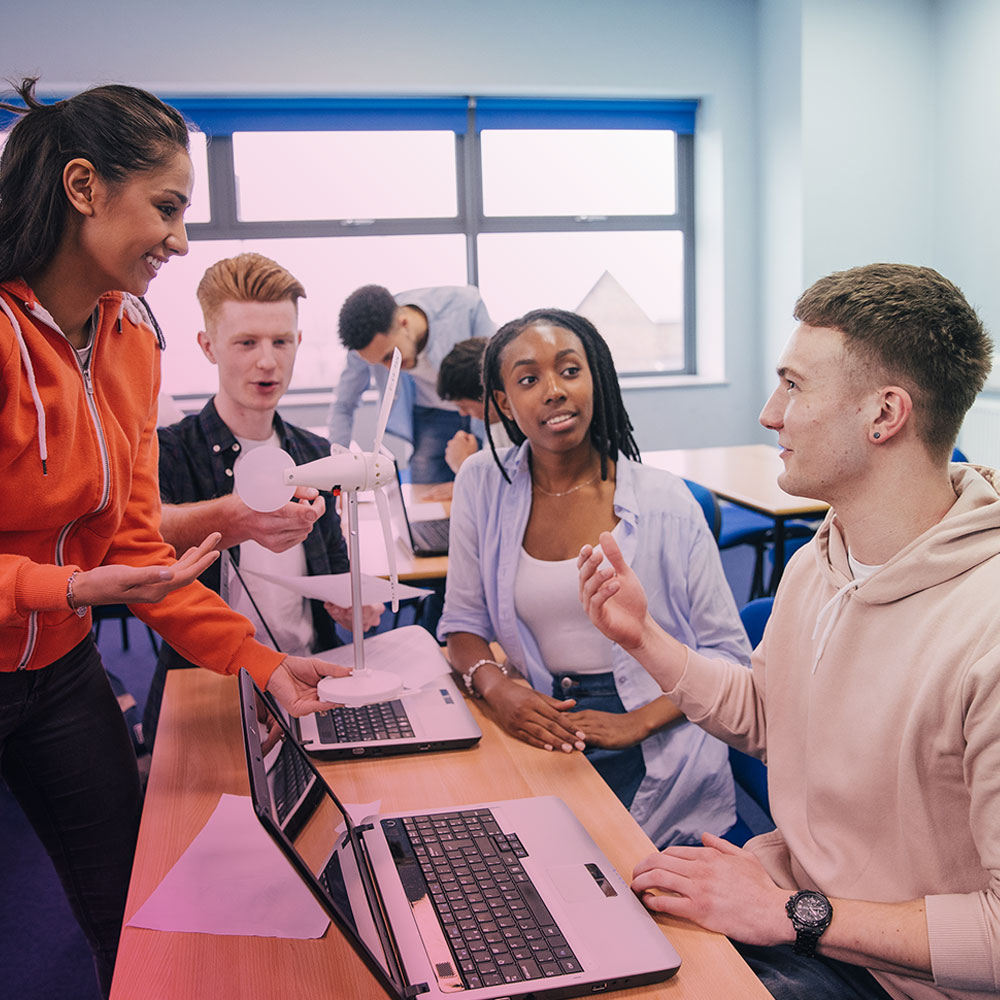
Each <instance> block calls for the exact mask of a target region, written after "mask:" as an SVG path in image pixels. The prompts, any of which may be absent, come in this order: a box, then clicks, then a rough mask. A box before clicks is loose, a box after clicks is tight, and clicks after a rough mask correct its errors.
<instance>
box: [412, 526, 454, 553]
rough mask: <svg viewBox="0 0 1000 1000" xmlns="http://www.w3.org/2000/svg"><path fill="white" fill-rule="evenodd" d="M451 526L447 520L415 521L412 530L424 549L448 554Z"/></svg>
mask: <svg viewBox="0 0 1000 1000" xmlns="http://www.w3.org/2000/svg"><path fill="white" fill-rule="evenodd" d="M450 524H451V522H450V521H449V520H447V519H446V518H442V519H440V520H437V521H414V522H413V524H412V525H411V530H412V531H413V534H414V536H415V537H416V538H417V539H418V540H419V541H420V545H421V547H422V548H425V549H434V550H436V551H439V552H447V551H448V532H449V528H450Z"/></svg>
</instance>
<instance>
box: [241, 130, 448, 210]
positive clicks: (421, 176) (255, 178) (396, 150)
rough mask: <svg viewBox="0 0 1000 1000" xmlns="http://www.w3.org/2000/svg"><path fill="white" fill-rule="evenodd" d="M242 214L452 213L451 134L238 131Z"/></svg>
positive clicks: (439, 132)
mask: <svg viewBox="0 0 1000 1000" xmlns="http://www.w3.org/2000/svg"><path fill="white" fill-rule="evenodd" d="M233 156H234V158H235V161H236V178H237V190H238V192H239V195H238V197H239V217H240V219H241V220H243V221H244V222H256V221H260V220H269V219H290V220H298V219H419V218H454V217H455V216H456V215H457V214H458V209H457V205H458V202H457V197H456V194H455V191H456V186H455V134H454V133H453V132H441V131H438V132H236V133H234V134H233Z"/></svg>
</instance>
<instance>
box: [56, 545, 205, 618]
mask: <svg viewBox="0 0 1000 1000" xmlns="http://www.w3.org/2000/svg"><path fill="white" fill-rule="evenodd" d="M221 537H222V536H221V535H220V534H219V532H217V531H213V532H212V533H211V534H210V535H209V536H208V537H207V538H206V539H205V540H204V541H203V542H202V543H201V544H200V545H196V546H194V547H192V548H190V549H188V550H187V552H185V553H184V555H182V556H181V557H180V558H179V559H178V560H177V562H175V563H173V564H172V565H169V566H120V565H116V564H113V563H112V564H108V565H106V566H97V567H95V568H94V569H88V570H81V571H80V572H78V573H77V574H76V576H75V577H73V602H74V604H75V605H76V606H77V607H92V606H94V605H95V604H155V603H156V602H157V601H162V600H163V598H164V597H166V596H167V594H169V593H171V592H172V591H174V590H179V589H180V588H181V587H186V586H187V585H188V584H189V583H191V582H192V581H194V580H197V579H198V577H199V576H201V574H202V573H204V572H205V570H206V569H208V567H209V566H211V565H212V563H213V562H215V560H216V559H218V558H219V551H218V549H216V547H215V546H216V545H218V543H219V539H220V538H221Z"/></svg>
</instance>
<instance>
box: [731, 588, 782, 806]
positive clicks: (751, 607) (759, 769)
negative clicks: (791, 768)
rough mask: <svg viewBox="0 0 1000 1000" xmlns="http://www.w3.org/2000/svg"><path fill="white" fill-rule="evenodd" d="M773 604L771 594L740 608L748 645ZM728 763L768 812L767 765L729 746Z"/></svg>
mask: <svg viewBox="0 0 1000 1000" xmlns="http://www.w3.org/2000/svg"><path fill="white" fill-rule="evenodd" d="M773 604H774V598H773V597H759V598H757V600H755V601H750V602H749V603H748V604H746V605H744V607H743V609H742V610H741V611H740V620H741V621H742V622H743V627H744V628H745V629H746V632H747V637H748V638H749V639H750V645H751V646H754V647H756V646H757V645H758V644H759V643H760V640H761V638H762V636H763V635H764V626H765V625H766V624H767V619H768V618H769V617H770V615H771V606H772V605H773ZM729 766H730V767H731V768H732V769H733V778H734V779H735V780H736V783H737V784H738V785H739V786H740V788H742V789H743V791H745V792H746V793H747V795H749V796H750V798H752V799H753V800H754V802H756V803H757V805H758V806H760V808H761V809H763V810H764V812H765V813H767V815H768V816H770V815H771V804H770V800H769V799H768V795H767V767H766V766H765V765H764V764H763V762H761V761H759V760H757V758H756V757H751V756H750V755H749V754H745V753H743V752H742V751H740V750H736V749H735V748H734V747H730V748H729Z"/></svg>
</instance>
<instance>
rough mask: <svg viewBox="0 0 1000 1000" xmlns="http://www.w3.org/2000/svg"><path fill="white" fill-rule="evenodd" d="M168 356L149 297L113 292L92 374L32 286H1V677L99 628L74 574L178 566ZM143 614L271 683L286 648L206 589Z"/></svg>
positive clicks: (212, 664)
mask: <svg viewBox="0 0 1000 1000" xmlns="http://www.w3.org/2000/svg"><path fill="white" fill-rule="evenodd" d="M159 355H160V352H159V347H158V345H157V342H156V335H155V334H154V333H153V330H152V328H151V326H150V324H149V322H148V316H147V314H146V312H145V310H144V309H143V307H142V305H141V303H139V301H138V300H137V299H134V298H133V297H132V296H130V295H125V294H123V293H121V292H108V293H107V294H106V295H103V296H102V297H101V300H100V303H99V305H98V318H97V327H96V330H95V332H94V338H93V349H92V353H91V356H90V362H89V365H88V366H87V368H86V370H85V369H84V368H82V367H81V365H80V363H79V361H78V359H77V356H76V352H75V351H74V350H73V346H72V345H71V344H70V343H69V341H68V340H66V338H65V337H64V336H63V334H62V333H61V332H60V331H59V329H58V327H57V326H56V324H55V321H54V320H53V319H52V317H51V316H49V314H48V313H47V312H46V310H45V309H44V307H43V306H41V305H40V304H39V302H38V300H37V299H36V298H35V296H34V294H33V292H32V291H31V289H30V288H29V287H28V286H27V285H26V284H25V283H24V282H23V281H21V280H13V281H7V282H4V283H3V284H0V670H4V671H9V670H21V669H28V670H31V669H37V668H38V667H44V666H47V665H48V664H50V663H52V662H53V661H54V660H56V659H58V658H59V657H60V656H63V655H64V654H65V653H67V652H69V650H71V649H72V648H73V647H74V646H75V645H76V644H77V643H79V642H80V641H81V640H82V639H83V638H84V636H86V634H87V631H88V630H89V629H90V627H91V616H90V613H89V611H88V612H87V613H86V614H84V615H83V616H80V615H78V614H77V613H76V612H74V611H73V610H71V609H70V607H69V605H68V604H67V601H66V584H67V581H68V579H69V576H70V574H71V573H72V572H73V570H75V569H83V570H87V569H93V568H94V567H95V566H100V565H102V564H106V563H118V564H122V565H128V566H155V565H165V564H169V563H171V562H173V560H174V550H173V549H172V548H171V547H170V546H169V545H167V543H166V542H164V540H163V538H162V537H161V536H160V530H159V524H160V491H159V486H158V483H157V438H156V397H157V394H158V392H159V385H160V356H159ZM132 611H133V612H134V613H135V615H136V616H137V617H138V618H140V619H141V620H142V621H144V622H145V623H146V624H147V625H149V626H150V627H152V628H153V629H155V630H156V631H157V632H159V633H160V634H161V635H162V636H163V637H164V638H165V639H166V640H167V641H168V642H169V643H170V645H171V646H173V647H174V648H175V649H177V650H179V651H180V652H181V653H182V654H183V655H184V656H185V657H186V658H187V659H189V660H191V661H192V662H194V663H198V664H200V665H201V666H205V667H208V668H210V669H212V670H215V671H217V672H219V673H235V672H236V671H237V670H238V669H239V668H240V667H246V668H247V670H248V671H249V672H250V673H251V674H252V675H253V677H254V679H255V680H256V681H257V683H258V684H260V686H261V687H265V686H266V684H267V680H268V678H269V677H270V676H271V673H272V672H273V671H274V668H275V667H276V666H277V665H278V663H280V662H281V660H282V658H283V657H282V654H280V653H277V652H275V651H274V650H272V649H269V648H268V647H266V646H263V645H261V644H260V643H259V642H257V641H256V640H255V639H254V638H253V626H252V625H251V624H250V623H249V622H248V621H247V620H246V619H245V618H243V617H242V616H240V615H237V614H236V613H235V612H234V611H232V610H231V609H230V608H229V606H228V605H227V604H226V603H225V602H224V601H223V600H222V599H221V598H220V597H219V596H218V595H217V594H215V593H213V592H212V591H211V590H209V589H208V588H206V587H203V586H202V585H201V584H199V583H192V584H189V585H188V586H186V587H182V588H181V589H179V590H175V591H173V592H172V593H171V594H169V595H168V596H167V597H166V598H164V599H163V600H162V601H160V602H159V603H157V604H137V605H135V606H134V607H133V608H132Z"/></svg>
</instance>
